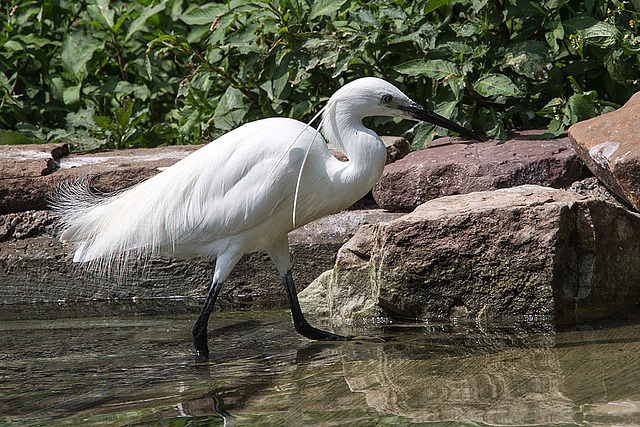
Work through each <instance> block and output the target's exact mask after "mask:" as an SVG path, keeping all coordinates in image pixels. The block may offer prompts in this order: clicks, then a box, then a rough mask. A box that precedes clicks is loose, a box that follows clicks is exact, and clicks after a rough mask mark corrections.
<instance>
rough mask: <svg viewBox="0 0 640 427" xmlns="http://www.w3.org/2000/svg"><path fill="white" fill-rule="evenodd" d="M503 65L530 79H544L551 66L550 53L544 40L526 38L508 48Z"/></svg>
mask: <svg viewBox="0 0 640 427" xmlns="http://www.w3.org/2000/svg"><path fill="white" fill-rule="evenodd" d="M503 67H510V68H511V69H512V70H513V71H515V72H516V73H518V74H521V75H523V76H526V77H529V78H530V79H534V80H544V79H546V78H547V76H548V70H550V69H551V68H552V64H551V55H549V51H548V49H547V45H546V44H545V43H544V42H541V41H534V40H527V41H525V42H522V43H517V44H515V45H513V46H512V47H510V48H509V49H508V51H507V53H506V54H505V56H504V65H503Z"/></svg>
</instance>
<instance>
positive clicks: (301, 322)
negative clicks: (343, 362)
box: [282, 270, 351, 341]
mask: <svg viewBox="0 0 640 427" xmlns="http://www.w3.org/2000/svg"><path fill="white" fill-rule="evenodd" d="M282 280H283V281H284V286H285V289H286V290H287V296H288V297H289V305H290V306H291V314H292V316H293V326H295V328H296V331H297V332H298V333H299V334H300V335H303V336H305V337H307V338H309V339H311V340H318V341H349V340H350V339H351V338H348V337H343V336H341V335H336V334H332V333H331V332H325V331H321V330H320V329H317V328H314V327H313V326H311V325H310V324H309V322H307V321H306V319H305V318H304V315H303V314H302V310H301V309H300V303H299V302H298V293H297V292H296V287H295V286H294V284H293V276H292V275H291V270H289V271H287V274H285V275H284V276H283V277H282Z"/></svg>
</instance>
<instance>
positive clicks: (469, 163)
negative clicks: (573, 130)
mask: <svg viewBox="0 0 640 427" xmlns="http://www.w3.org/2000/svg"><path fill="white" fill-rule="evenodd" d="M535 136H536V133H535V132H534V131H526V132H523V133H520V134H517V135H515V136H514V138H512V139H509V140H508V141H493V140H492V141H487V142H482V143H468V142H466V141H463V140H460V139H448V138H447V139H445V138H443V142H439V141H435V142H434V143H432V145H430V146H429V148H427V149H424V150H420V151H414V152H412V153H410V154H409V155H407V156H406V157H404V158H403V159H402V160H399V161H397V162H395V163H392V164H389V165H387V166H386V167H385V169H384V172H383V174H382V177H381V178H380V180H379V181H378V183H377V184H376V186H375V187H374V189H373V197H374V199H375V201H376V202H377V203H378V205H379V206H380V207H382V208H385V209H398V210H407V211H408V210H411V209H414V208H415V207H416V206H418V205H420V204H421V203H424V202H426V201H427V200H431V199H435V198H436V197H441V196H449V195H454V194H466V193H471V192H474V191H485V190H495V189H499V188H507V187H513V186H516V185H522V184H537V185H544V186H550V187H554V188H565V187H568V186H569V185H571V183H572V182H574V181H579V180H581V179H583V178H585V177H587V176H590V173H589V171H588V169H587V168H586V167H585V166H584V164H583V163H582V162H581V161H580V159H579V158H578V156H577V155H576V152H575V151H574V150H573V148H572V147H571V143H570V142H569V139H568V138H566V137H565V138H559V139H555V140H546V139H544V140H541V139H536V138H535Z"/></svg>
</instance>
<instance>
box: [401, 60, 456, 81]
mask: <svg viewBox="0 0 640 427" xmlns="http://www.w3.org/2000/svg"><path fill="white" fill-rule="evenodd" d="M394 69H395V70H396V71H397V72H398V73H400V74H405V75H407V76H409V77H418V76H425V77H428V78H430V79H435V80H441V79H444V78H445V77H449V76H451V75H455V74H458V73H459V72H460V71H459V70H458V67H457V66H456V64H454V63H453V62H451V61H446V60H444V59H430V60H429V59H414V60H412V61H408V62H405V63H404V64H400V65H398V66H397V67H395V68H394Z"/></svg>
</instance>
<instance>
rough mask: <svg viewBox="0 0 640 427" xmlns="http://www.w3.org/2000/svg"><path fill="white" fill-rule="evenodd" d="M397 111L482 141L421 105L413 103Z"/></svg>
mask: <svg viewBox="0 0 640 427" xmlns="http://www.w3.org/2000/svg"><path fill="white" fill-rule="evenodd" d="M398 109H400V110H403V111H406V112H407V113H409V115H410V116H411V117H413V118H414V119H416V120H420V121H423V122H429V123H432V124H434V125H437V126H442V127H443V128H446V129H449V130H451V131H453V132H456V133H458V134H460V135H463V136H466V137H468V138H471V139H475V140H476V141H480V142H482V139H480V137H479V136H478V135H476V134H475V133H473V132H471V131H470V130H467V129H465V128H463V127H462V126H460V125H459V124H456V123H454V122H452V121H451V120H448V119H445V118H444V117H442V116H441V115H439V114H436V113H434V112H433V111H430V110H427V109H426V108H424V107H423V106H422V105H420V104H417V103H415V102H412V103H411V104H410V105H409V106H405V105H399V106H398Z"/></svg>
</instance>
